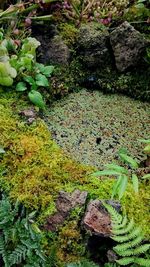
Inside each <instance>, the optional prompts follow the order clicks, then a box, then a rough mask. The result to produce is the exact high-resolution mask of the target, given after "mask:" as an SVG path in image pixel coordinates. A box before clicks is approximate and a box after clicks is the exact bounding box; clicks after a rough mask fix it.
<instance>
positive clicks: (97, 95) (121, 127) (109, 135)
mask: <svg viewBox="0 0 150 267" xmlns="http://www.w3.org/2000/svg"><path fill="white" fill-rule="evenodd" d="M46 122H47V123H48V126H49V130H50V132H51V133H52V137H53V138H54V139H55V140H56V142H57V143H58V144H59V145H60V147H62V148H63V150H64V151H65V152H66V153H67V154H68V155H69V156H71V157H72V158H74V159H75V160H77V161H79V162H81V163H84V164H87V165H94V166H96V167H98V168H102V167H103V166H104V164H106V163H108V162H112V161H114V160H115V159H117V153H118V150H119V149H120V148H122V147H125V148H127V149H128V151H129V153H130V154H131V155H132V156H134V157H136V158H138V159H139V160H142V159H143V154H142V147H143V145H142V144H141V143H140V142H139V141H138V139H139V138H148V137H149V133H150V105H149V104H148V103H143V102H140V101H137V100H133V99H130V98H129V97H126V96H122V95H105V94H103V93H102V92H99V91H92V92H89V91H88V90H86V89H83V90H81V91H80V92H75V93H71V94H70V95H68V96H67V97H66V98H63V99H61V100H59V101H56V102H54V103H53V105H52V106H51V107H50V111H49V112H48V114H47V116H46Z"/></svg>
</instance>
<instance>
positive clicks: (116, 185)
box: [111, 175, 122, 199]
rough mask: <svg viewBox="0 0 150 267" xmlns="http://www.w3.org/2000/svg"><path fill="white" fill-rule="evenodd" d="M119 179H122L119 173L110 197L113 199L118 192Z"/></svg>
mask: <svg viewBox="0 0 150 267" xmlns="http://www.w3.org/2000/svg"><path fill="white" fill-rule="evenodd" d="M121 181H122V175H120V176H119V178H118V179H117V180H116V181H115V182H114V185H113V189H112V195H111V199H113V198H114V196H115V195H117V194H118V188H119V186H120V183H121Z"/></svg>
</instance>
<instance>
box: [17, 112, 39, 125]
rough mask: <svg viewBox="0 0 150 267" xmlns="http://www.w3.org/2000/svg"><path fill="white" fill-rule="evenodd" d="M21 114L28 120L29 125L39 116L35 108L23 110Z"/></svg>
mask: <svg viewBox="0 0 150 267" xmlns="http://www.w3.org/2000/svg"><path fill="white" fill-rule="evenodd" d="M19 114H20V115H21V116H22V117H24V118H26V119H27V123H28V124H32V123H33V122H34V121H35V120H36V118H37V116H38V114H37V112H36V111H35V109H34V108H30V109H24V110H21V111H20V112H19Z"/></svg>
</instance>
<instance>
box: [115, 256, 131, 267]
mask: <svg viewBox="0 0 150 267" xmlns="http://www.w3.org/2000/svg"><path fill="white" fill-rule="evenodd" d="M116 262H117V263H119V264H120V265H123V266H126V265H128V264H131V263H134V262H135V261H134V257H126V258H122V259H120V260H116Z"/></svg>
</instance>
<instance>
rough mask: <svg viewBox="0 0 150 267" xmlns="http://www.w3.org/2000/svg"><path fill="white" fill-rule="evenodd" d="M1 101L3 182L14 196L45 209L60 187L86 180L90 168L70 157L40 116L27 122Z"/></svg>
mask: <svg viewBox="0 0 150 267" xmlns="http://www.w3.org/2000/svg"><path fill="white" fill-rule="evenodd" d="M1 103H2V104H1V106H0V132H1V145H2V146H3V147H4V149H5V151H6V153H5V154H4V156H3V159H2V160H1V176H0V182H1V186H2V187H3V188H4V189H5V190H8V191H9V194H10V197H11V198H12V199H16V198H18V199H19V200H20V201H21V202H22V203H24V204H25V206H26V207H30V208H33V209H39V208H40V209H41V210H42V211H44V212H46V209H48V210H49V207H50V205H51V202H53V201H54V199H55V198H56V196H57V193H58V191H60V190H61V189H63V188H64V187H66V186H67V185H68V184H70V183H71V184H72V185H73V184H74V185H77V184H83V183H84V181H85V180H86V175H87V173H88V172H89V171H90V170H91V168H87V167H85V166H82V165H79V164H77V163H76V162H74V161H72V160H71V159H69V158H67V157H66V156H65V155H64V154H63V152H62V151H61V150H60V148H59V147H58V146H57V145H56V143H55V142H54V141H53V140H52V139H51V136H50V133H49V131H48V128H47V127H46V125H45V124H44V123H43V122H42V121H41V120H38V121H37V122H36V123H35V124H34V125H32V126H28V125H27V124H26V123H24V122H22V121H20V120H19V117H18V116H14V115H13V113H12V110H11V109H10V108H8V107H7V106H6V105H8V103H5V101H3V100H1ZM9 104H10V103H9ZM4 170H5V174H4ZM52 206H53V205H52Z"/></svg>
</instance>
